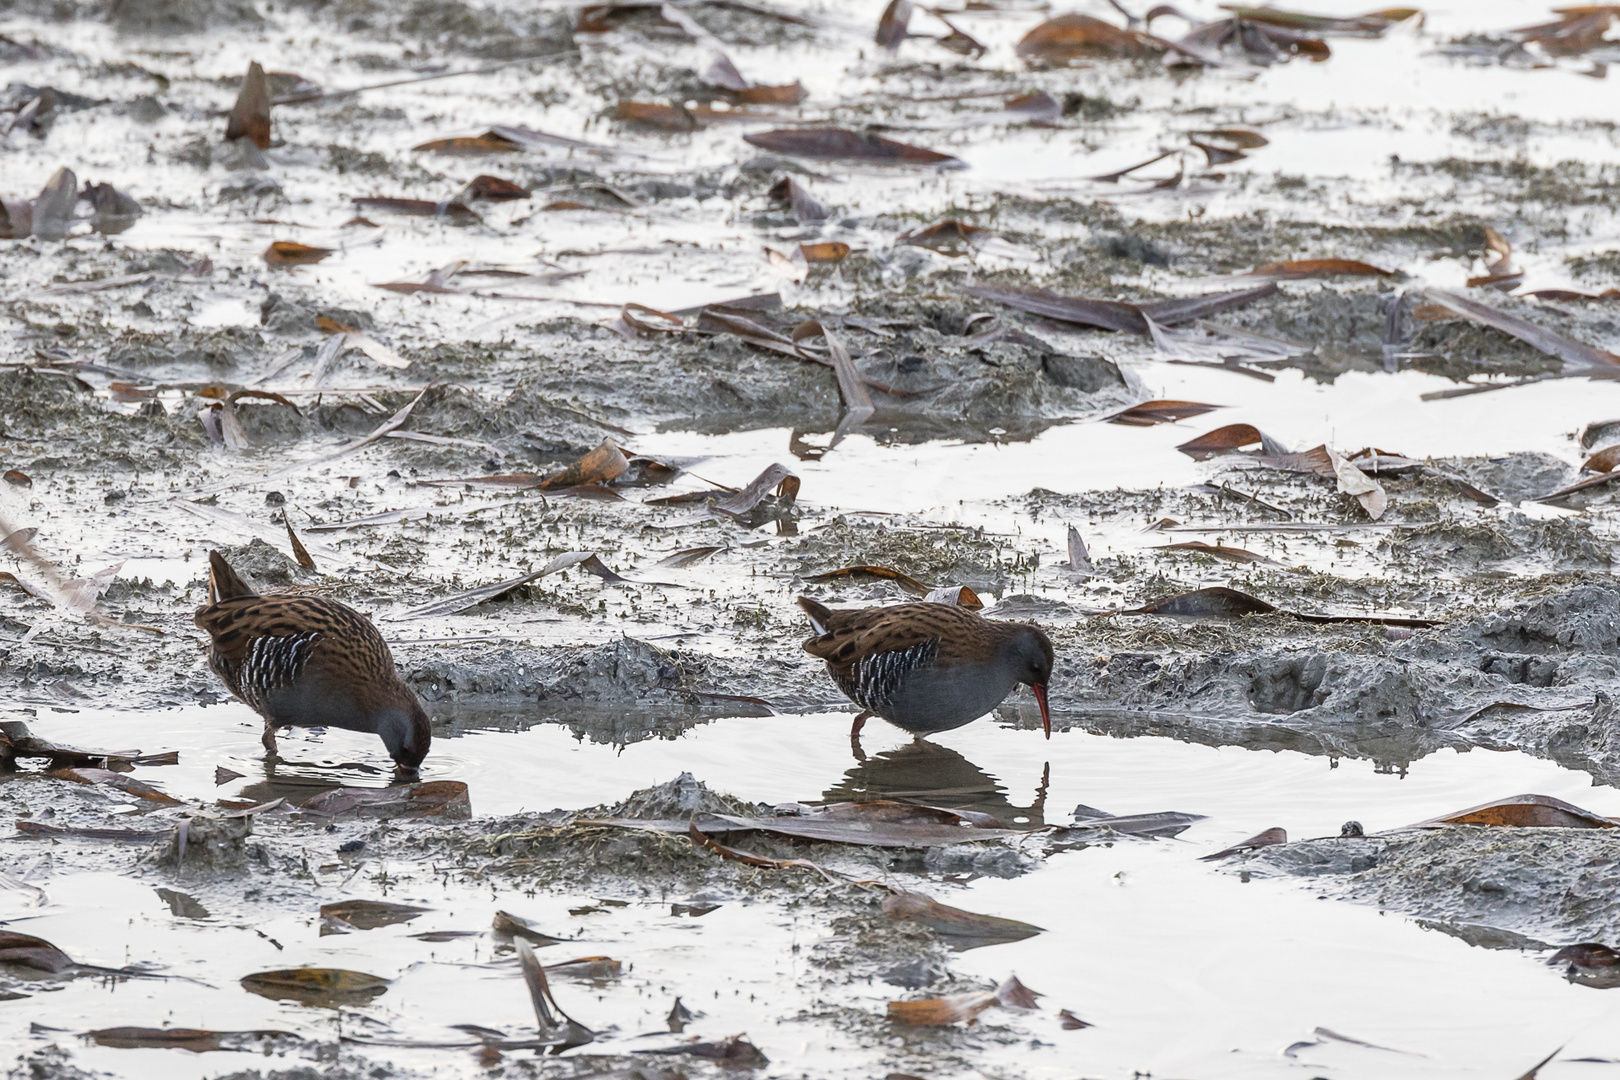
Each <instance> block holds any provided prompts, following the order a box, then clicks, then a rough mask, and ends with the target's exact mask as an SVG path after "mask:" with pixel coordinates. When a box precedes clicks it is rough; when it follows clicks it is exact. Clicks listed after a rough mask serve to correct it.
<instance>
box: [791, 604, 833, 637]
mask: <svg viewBox="0 0 1620 1080" xmlns="http://www.w3.org/2000/svg"><path fill="white" fill-rule="evenodd" d="M799 606H800V607H802V608H804V613H805V614H806V615H808V616H810V627H811V629H813V630H815V632H816V633H817V634H825V633H826V632H827V628H828V627H830V626H831V625H832V611H830V610H829V609H828V608H827V607H826V605H824V604H818V603H816V602H815V601H814V600H812V599H810V598H809V597H808V596H801V597H799Z"/></svg>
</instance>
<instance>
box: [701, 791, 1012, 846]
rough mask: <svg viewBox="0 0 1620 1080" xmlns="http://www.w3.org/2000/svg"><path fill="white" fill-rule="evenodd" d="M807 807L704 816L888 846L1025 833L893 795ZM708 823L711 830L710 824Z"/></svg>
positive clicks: (826, 839) (819, 837)
mask: <svg viewBox="0 0 1620 1080" xmlns="http://www.w3.org/2000/svg"><path fill="white" fill-rule="evenodd" d="M806 811H807V812H805V813H801V814H798V815H784V816H781V817H771V818H750V817H742V816H739V815H733V814H711V815H705V817H704V820H705V822H708V821H710V820H716V821H722V822H725V823H727V824H730V825H733V826H737V827H739V828H743V829H759V830H761V831H763V832H769V833H776V834H778V835H781V836H793V837H798V838H800V839H803V840H812V841H819V842H821V843H830V844H855V845H858V846H863V847H883V848H918V847H936V846H938V845H940V844H959V843H972V842H977V841H989V840H1001V839H1004V838H1006V837H1009V836H1020V835H1023V834H1022V833H1020V832H1019V831H1018V830H1016V829H999V828H986V827H984V826H982V825H980V824H978V823H976V822H971V821H970V820H969V818H968V817H967V816H966V815H964V814H960V813H956V812H954V811H950V810H943V809H939V808H936V807H926V806H915V805H912V804H910V803H900V802H892V801H888V800H877V801H874V802H866V803H834V804H833V805H831V806H823V807H814V808H806ZM975 818H976V819H977V821H987V820H990V821H993V819H990V818H988V815H975ZM703 827H704V829H705V830H709V826H708V825H707V824H705V825H704V826H703Z"/></svg>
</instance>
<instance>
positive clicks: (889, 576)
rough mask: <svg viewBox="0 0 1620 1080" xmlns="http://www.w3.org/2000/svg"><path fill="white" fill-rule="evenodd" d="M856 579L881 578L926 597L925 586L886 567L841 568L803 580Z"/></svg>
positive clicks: (926, 588) (926, 589) (927, 589)
mask: <svg viewBox="0 0 1620 1080" xmlns="http://www.w3.org/2000/svg"><path fill="white" fill-rule="evenodd" d="M857 577H875V578H882V579H883V580H884V581H892V582H894V583H895V584H896V585H899V586H900V587H901V588H902V589H905V590H906V591H907V592H909V593H915V594H916V595H918V596H926V595H927V594H928V592H929V588H928V586H927V585H924V584H923V583H922V582H920V581H918V580H917V579H916V578H914V577H912V576H911V575H910V574H906V573H902V572H900V571H899V570H895V569H892V568H890V567H887V566H867V565H861V566H841V567H839V568H838V569H837V570H825V571H823V572H821V573H819V574H811V575H810V576H809V577H807V578H805V579H804V580H806V581H815V582H822V581H839V580H842V579H845V578H857Z"/></svg>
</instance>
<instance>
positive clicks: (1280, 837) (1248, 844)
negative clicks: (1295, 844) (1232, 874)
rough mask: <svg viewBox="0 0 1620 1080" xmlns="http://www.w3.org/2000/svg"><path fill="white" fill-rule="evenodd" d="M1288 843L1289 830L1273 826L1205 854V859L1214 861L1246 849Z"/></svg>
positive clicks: (1255, 849)
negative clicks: (1239, 841)
mask: <svg viewBox="0 0 1620 1080" xmlns="http://www.w3.org/2000/svg"><path fill="white" fill-rule="evenodd" d="M1286 843H1288V832H1287V830H1285V829H1278V828H1271V829H1267V830H1266V831H1265V832H1263V833H1256V834H1255V835H1254V836H1251V837H1249V838H1248V839H1247V840H1244V841H1242V842H1241V843H1237V844H1233V845H1232V846H1231V847H1229V848H1223V849H1222V850H1220V851H1217V852H1215V853H1214V854H1213V855H1205V856H1203V861H1204V862H1213V861H1215V860H1216V859H1224V858H1226V857H1227V856H1229V855H1238V854H1241V853H1243V852H1246V851H1258V850H1259V849H1260V848H1263V847H1271V846H1272V845H1274V844H1286Z"/></svg>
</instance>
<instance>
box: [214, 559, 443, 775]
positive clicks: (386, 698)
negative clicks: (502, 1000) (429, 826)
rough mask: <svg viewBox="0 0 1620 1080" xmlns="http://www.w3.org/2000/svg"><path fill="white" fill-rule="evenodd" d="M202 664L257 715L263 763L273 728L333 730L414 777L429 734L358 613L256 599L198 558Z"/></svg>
mask: <svg viewBox="0 0 1620 1080" xmlns="http://www.w3.org/2000/svg"><path fill="white" fill-rule="evenodd" d="M208 567H209V569H208V604H207V605H206V606H205V607H201V608H198V609H197V614H196V616H195V618H194V621H195V622H196V624H197V625H198V626H199V627H201V628H202V629H204V630H206V631H208V636H209V638H210V639H211V647H210V648H209V650H208V666H209V667H210V668H212V669H213V671H214V674H216V675H218V676H219V677H220V679H221V680H222V681H223V682H224V683H225V686H226V687H227V688H228V689H229V690H230V692H231V693H232V694H234V695H236V697H237V698H239V699H240V700H242V701H243V702H245V703H246V704H247V705H249V706H250V707H251V708H252V709H253V711H254V712H256V713H258V714H259V715H260V716H262V717H264V748H265V750H266V751H267V752H268V753H269V754H270V756H271V757H272V758H273V757H274V756H275V753H276V728H278V727H289V726H290V727H335V728H343V729H345V730H348V731H367V732H371V733H372V734H374V735H379V736H381V737H382V741H383V745H384V746H385V747H387V748H388V755H389V756H390V757H392V758H393V759H394V764H395V766H396V768H397V769H398V770H399V771H400V772H402V773H406V774H414V773H415V772H416V771H417V766H419V765H421V764H422V759H423V758H424V757H426V756H427V752H428V745H429V744H430V743H431V742H432V741H433V727H432V725H431V724H430V723H429V721H428V717H427V713H425V712H423V711H422V703H421V702H420V701H418V700H417V697H416V693H415V692H414V691H413V690H412V689H411V688H410V687H408V686H406V685H405V683H404V682H403V681H402V680H401V679H400V677H399V672H398V671H396V670H395V668H394V656H393V654H392V653H391V652H389V651H388V643H387V642H385V641H383V639H382V635H381V634H379V633H378V632H377V628H376V627H375V626H372V625H371V621H370V620H369V619H367V618H366V617H365V616H364V615H362V614H360V613H359V612H358V611H356V610H354V609H353V608H351V607H349V606H348V605H346V604H340V603H338V602H337V601H336V600H328V599H326V598H325V597H320V596H296V595H283V596H260V595H259V594H258V593H255V592H254V591H253V589H252V588H251V587H250V586H249V585H248V584H247V582H245V581H243V580H242V579H241V577H239V576H238V575H237V573H236V571H235V570H232V569H231V566H230V564H229V563H227V562H226V561H225V558H224V556H222V555H220V553H219V552H217V551H211V552H209V553H208Z"/></svg>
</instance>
